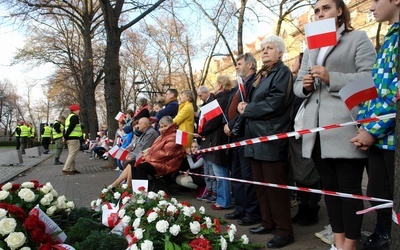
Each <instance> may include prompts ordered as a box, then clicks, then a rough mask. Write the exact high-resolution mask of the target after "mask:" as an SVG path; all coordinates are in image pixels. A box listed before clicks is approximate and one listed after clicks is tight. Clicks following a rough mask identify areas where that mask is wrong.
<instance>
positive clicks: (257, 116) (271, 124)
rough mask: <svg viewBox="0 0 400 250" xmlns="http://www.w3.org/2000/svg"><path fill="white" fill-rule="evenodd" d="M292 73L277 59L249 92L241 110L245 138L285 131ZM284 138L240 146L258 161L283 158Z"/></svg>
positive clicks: (280, 159)
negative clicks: (248, 97)
mask: <svg viewBox="0 0 400 250" xmlns="http://www.w3.org/2000/svg"><path fill="white" fill-rule="evenodd" d="M292 87H293V75H292V72H291V71H290V69H289V68H288V67H287V66H286V65H284V64H283V62H282V61H280V62H278V63H277V64H276V65H275V66H274V67H273V68H272V69H271V71H270V72H269V74H268V75H267V77H265V78H264V79H262V80H261V82H260V84H259V85H258V86H257V88H255V89H253V90H252V91H251V93H250V99H249V104H247V106H246V108H245V109H244V113H243V116H244V117H245V118H246V121H245V137H246V138H255V137H260V136H265V135H273V134H277V133H283V132H288V131H289V130H290V119H291V118H290V114H291V108H292V102H293V99H294V94H293V88H292ZM287 146H288V140H287V139H283V140H275V141H269V142H264V143H257V144H253V145H248V146H244V147H245V148H244V153H245V156H246V157H251V158H253V159H255V160H260V161H286V159H287V151H288V148H287Z"/></svg>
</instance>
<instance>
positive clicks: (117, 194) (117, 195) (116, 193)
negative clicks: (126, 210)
mask: <svg viewBox="0 0 400 250" xmlns="http://www.w3.org/2000/svg"><path fill="white" fill-rule="evenodd" d="M119 198H121V193H120V192H115V193H114V199H116V200H118V199H119Z"/></svg>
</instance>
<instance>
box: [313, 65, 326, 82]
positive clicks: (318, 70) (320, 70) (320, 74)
mask: <svg viewBox="0 0 400 250" xmlns="http://www.w3.org/2000/svg"><path fill="white" fill-rule="evenodd" d="M310 74H311V76H312V77H314V78H319V79H321V81H322V82H323V83H325V84H326V85H329V71H327V70H326V68H325V67H323V66H312V67H311V68H310Z"/></svg>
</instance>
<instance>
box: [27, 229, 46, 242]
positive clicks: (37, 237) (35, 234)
mask: <svg viewBox="0 0 400 250" xmlns="http://www.w3.org/2000/svg"><path fill="white" fill-rule="evenodd" d="M30 235H31V239H32V240H33V241H34V242H35V243H37V244H39V243H41V242H42V239H43V236H44V235H45V232H44V231H43V230H42V229H40V228H35V229H34V230H33V231H31V233H30Z"/></svg>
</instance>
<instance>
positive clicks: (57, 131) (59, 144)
mask: <svg viewBox="0 0 400 250" xmlns="http://www.w3.org/2000/svg"><path fill="white" fill-rule="evenodd" d="M64 122H65V117H64V116H62V115H60V116H59V117H58V119H57V120H55V121H54V123H53V131H52V133H53V141H54V144H55V145H56V152H55V153H54V165H63V164H64V163H63V162H61V161H60V156H61V153H62V150H63V136H64Z"/></svg>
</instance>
